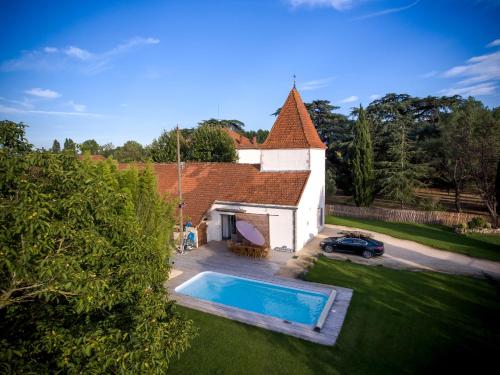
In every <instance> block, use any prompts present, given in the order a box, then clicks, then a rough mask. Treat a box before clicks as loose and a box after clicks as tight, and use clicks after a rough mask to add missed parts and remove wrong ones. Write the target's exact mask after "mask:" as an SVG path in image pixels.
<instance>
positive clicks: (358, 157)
mask: <svg viewBox="0 0 500 375" xmlns="http://www.w3.org/2000/svg"><path fill="white" fill-rule="evenodd" d="M352 173H353V182H354V184H353V186H354V189H353V190H354V191H353V193H354V202H355V203H356V206H369V205H370V204H372V202H373V198H374V186H373V184H374V169H373V148H372V141H371V135H370V126H369V123H368V121H367V119H366V116H365V111H364V109H363V108H362V107H361V106H360V107H359V111H358V120H357V121H356V124H355V126H354V141H353V152H352Z"/></svg>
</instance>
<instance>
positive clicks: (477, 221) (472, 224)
mask: <svg viewBox="0 0 500 375" xmlns="http://www.w3.org/2000/svg"><path fill="white" fill-rule="evenodd" d="M487 223H488V222H487V221H486V219H485V218H484V217H479V216H476V217H473V218H472V219H471V220H470V221H469V222H468V223H467V226H468V227H469V229H483V228H486V227H487Z"/></svg>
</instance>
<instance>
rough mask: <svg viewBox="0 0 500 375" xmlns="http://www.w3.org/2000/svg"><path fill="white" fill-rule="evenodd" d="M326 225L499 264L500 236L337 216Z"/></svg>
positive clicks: (432, 226) (442, 227) (328, 219)
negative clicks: (391, 237) (360, 231)
mask: <svg viewBox="0 0 500 375" xmlns="http://www.w3.org/2000/svg"><path fill="white" fill-rule="evenodd" d="M326 223H327V224H334V225H344V226H347V227H353V228H359V229H366V230H372V231H374V232H379V233H384V234H388V235H389V236H393V237H397V238H402V239H405V240H411V241H415V242H418V243H421V244H424V245H427V246H431V247H434V248H436V249H442V250H448V251H452V252H454V253H460V254H465V255H468V256H471V257H476V258H483V259H490V260H494V261H500V236H496V235H484V234H467V235H461V234H457V233H455V232H454V231H453V229H451V228H449V227H446V226H443V225H430V224H407V223H392V222H386V221H379V220H367V219H357V218H351V217H337V216H327V217H326Z"/></svg>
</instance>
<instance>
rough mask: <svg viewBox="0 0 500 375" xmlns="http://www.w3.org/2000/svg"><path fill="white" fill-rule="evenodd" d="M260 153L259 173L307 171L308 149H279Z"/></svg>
mask: <svg viewBox="0 0 500 375" xmlns="http://www.w3.org/2000/svg"><path fill="white" fill-rule="evenodd" d="M261 151H262V152H261V161H260V169H261V171H307V170H309V149H280V150H261Z"/></svg>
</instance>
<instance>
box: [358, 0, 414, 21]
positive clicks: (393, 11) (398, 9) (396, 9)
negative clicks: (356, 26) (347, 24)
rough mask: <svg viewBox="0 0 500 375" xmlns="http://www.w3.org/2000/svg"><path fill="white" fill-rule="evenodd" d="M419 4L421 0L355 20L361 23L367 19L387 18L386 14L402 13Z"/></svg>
mask: <svg viewBox="0 0 500 375" xmlns="http://www.w3.org/2000/svg"><path fill="white" fill-rule="evenodd" d="M419 2H420V0H416V1H414V2H413V3H411V4H408V5H405V6H402V7H396V8H387V9H383V10H380V11H378V12H373V13H368V14H364V15H362V16H359V17H356V18H354V20H356V21H360V20H365V19H367V18H374V17H380V16H385V15H386V14H391V13H397V12H402V11H403V10H407V9H410V8H413V7H414V6H415V5H417V4H418V3H419Z"/></svg>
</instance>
